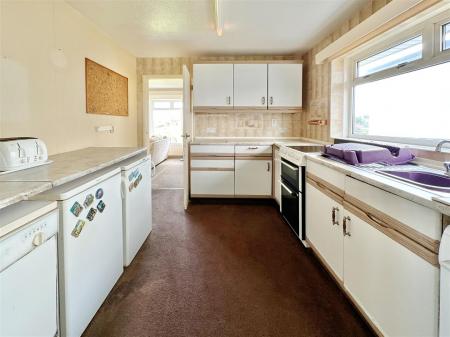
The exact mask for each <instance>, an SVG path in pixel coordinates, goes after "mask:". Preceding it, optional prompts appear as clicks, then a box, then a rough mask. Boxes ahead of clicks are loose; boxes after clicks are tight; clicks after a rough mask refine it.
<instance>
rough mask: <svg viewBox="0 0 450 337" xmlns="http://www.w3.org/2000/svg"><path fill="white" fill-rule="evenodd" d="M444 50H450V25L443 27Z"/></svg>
mask: <svg viewBox="0 0 450 337" xmlns="http://www.w3.org/2000/svg"><path fill="white" fill-rule="evenodd" d="M442 49H443V50H446V49H450V23H447V24H446V25H444V26H442Z"/></svg>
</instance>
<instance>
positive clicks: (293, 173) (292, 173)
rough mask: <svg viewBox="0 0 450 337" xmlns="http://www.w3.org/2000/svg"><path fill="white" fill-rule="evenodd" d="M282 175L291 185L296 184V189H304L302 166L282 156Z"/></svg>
mask: <svg viewBox="0 0 450 337" xmlns="http://www.w3.org/2000/svg"><path fill="white" fill-rule="evenodd" d="M281 177H282V178H283V180H284V181H286V182H287V183H288V184H289V185H291V186H295V190H299V191H301V190H302V187H301V181H300V179H301V174H300V167H298V166H297V165H295V164H293V163H291V162H290V161H288V160H286V159H284V158H281Z"/></svg>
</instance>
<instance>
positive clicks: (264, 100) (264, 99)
mask: <svg viewBox="0 0 450 337" xmlns="http://www.w3.org/2000/svg"><path fill="white" fill-rule="evenodd" d="M261 103H262V105H266V97H264V96H263V97H262V98H261Z"/></svg>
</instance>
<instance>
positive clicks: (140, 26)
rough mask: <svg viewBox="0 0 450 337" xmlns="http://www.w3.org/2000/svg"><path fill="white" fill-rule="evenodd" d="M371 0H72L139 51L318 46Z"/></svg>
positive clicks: (281, 50)
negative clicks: (220, 30)
mask: <svg viewBox="0 0 450 337" xmlns="http://www.w3.org/2000/svg"><path fill="white" fill-rule="evenodd" d="M366 2H367V0H222V13H223V14H222V15H223V21H224V34H223V36H222V37H218V36H217V35H216V33H215V30H214V11H213V2H212V1H211V0H68V3H69V4H70V5H71V6H72V7H74V8H75V9H77V10H78V11H80V12H81V14H83V15H85V16H86V17H88V18H89V19H90V20H91V21H92V22H94V24H95V25H96V26H97V27H98V28H99V29H100V30H102V31H103V32H105V33H106V34H108V35H109V36H110V37H111V38H112V39H113V40H115V41H116V42H118V43H119V45H121V46H122V47H124V48H125V49H127V50H129V51H130V52H131V53H133V54H134V55H135V56H138V57H175V56H195V55H219V54H220V55H227V54H229V55H240V54H291V53H300V52H304V51H306V50H308V49H309V48H311V47H313V46H314V44H315V43H317V42H318V41H319V40H320V39H321V38H323V37H324V36H325V35H326V34H328V33H330V32H331V31H332V30H333V28H335V27H336V26H337V25H339V24H340V23H342V21H343V20H345V19H346V18H347V17H349V16H350V15H351V14H352V13H353V12H354V11H355V10H357V9H358V8H359V7H361V5H362V4H364V3H366Z"/></svg>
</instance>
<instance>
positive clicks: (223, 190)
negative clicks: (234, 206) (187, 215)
mask: <svg viewBox="0 0 450 337" xmlns="http://www.w3.org/2000/svg"><path fill="white" fill-rule="evenodd" d="M191 197H193V198H195V197H205V198H207V197H217V198H221V197H234V170H229V171H214V170H212V171H206V170H205V171H192V170H191Z"/></svg>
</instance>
